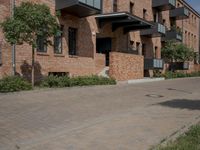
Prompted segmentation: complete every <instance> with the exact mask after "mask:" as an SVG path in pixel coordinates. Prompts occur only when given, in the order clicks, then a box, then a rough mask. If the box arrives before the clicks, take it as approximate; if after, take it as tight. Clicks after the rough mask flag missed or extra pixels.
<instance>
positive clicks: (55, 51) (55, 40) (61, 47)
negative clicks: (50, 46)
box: [54, 25, 64, 54]
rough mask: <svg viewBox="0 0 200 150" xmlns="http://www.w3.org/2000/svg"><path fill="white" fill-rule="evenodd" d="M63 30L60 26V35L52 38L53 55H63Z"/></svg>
mask: <svg viewBox="0 0 200 150" xmlns="http://www.w3.org/2000/svg"><path fill="white" fill-rule="evenodd" d="M63 30H64V26H63V25H61V26H60V33H58V35H56V36H54V54H62V53H63ZM57 40H58V41H57ZM56 42H59V44H57V43H56ZM59 45H60V49H59Z"/></svg>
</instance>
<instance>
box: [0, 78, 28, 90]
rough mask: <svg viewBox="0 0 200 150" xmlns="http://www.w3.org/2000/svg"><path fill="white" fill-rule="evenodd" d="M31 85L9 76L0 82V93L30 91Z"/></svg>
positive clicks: (21, 79)
mask: <svg viewBox="0 0 200 150" xmlns="http://www.w3.org/2000/svg"><path fill="white" fill-rule="evenodd" d="M31 89H32V86H31V84H30V83H29V82H28V81H26V80H24V79H23V78H21V77H18V76H9V77H5V78H3V79H1V80H0V93H6V92H16V91H23V90H31Z"/></svg>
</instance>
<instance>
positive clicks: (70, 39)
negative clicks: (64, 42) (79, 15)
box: [68, 27, 78, 56]
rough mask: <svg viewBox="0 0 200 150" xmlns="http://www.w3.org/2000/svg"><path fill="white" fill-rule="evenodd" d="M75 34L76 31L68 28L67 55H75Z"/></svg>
mask: <svg viewBox="0 0 200 150" xmlns="http://www.w3.org/2000/svg"><path fill="white" fill-rule="evenodd" d="M77 33H78V29H77V28H73V27H69V28H68V46H69V55H72V56H75V55H77Z"/></svg>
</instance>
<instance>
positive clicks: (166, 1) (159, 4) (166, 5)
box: [152, 0, 176, 11]
mask: <svg viewBox="0 0 200 150" xmlns="http://www.w3.org/2000/svg"><path fill="white" fill-rule="evenodd" d="M152 7H153V8H155V9H158V10H160V11H165V10H170V9H174V8H175V7H176V0H152Z"/></svg>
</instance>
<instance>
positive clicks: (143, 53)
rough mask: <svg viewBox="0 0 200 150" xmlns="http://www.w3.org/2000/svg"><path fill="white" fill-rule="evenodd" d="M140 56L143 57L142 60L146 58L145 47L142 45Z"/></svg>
mask: <svg viewBox="0 0 200 150" xmlns="http://www.w3.org/2000/svg"><path fill="white" fill-rule="evenodd" d="M142 55H143V56H144V58H146V55H147V54H146V45H145V44H142Z"/></svg>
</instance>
